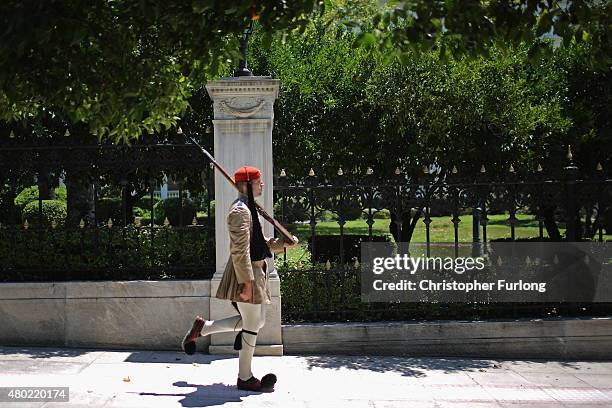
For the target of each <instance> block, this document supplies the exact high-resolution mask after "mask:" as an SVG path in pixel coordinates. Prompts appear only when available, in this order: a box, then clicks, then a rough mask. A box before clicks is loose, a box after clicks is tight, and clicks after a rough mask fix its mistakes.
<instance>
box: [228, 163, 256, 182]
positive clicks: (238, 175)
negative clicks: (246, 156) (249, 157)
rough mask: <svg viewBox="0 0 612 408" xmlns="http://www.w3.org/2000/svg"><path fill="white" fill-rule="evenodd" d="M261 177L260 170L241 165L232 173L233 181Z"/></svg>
mask: <svg viewBox="0 0 612 408" xmlns="http://www.w3.org/2000/svg"><path fill="white" fill-rule="evenodd" d="M260 177H261V172H260V171H259V169H258V168H257V167H253V166H242V167H240V168H239V169H238V170H236V172H235V173H234V181H235V182H236V183H238V182H241V181H252V180H255V179H258V178H260Z"/></svg>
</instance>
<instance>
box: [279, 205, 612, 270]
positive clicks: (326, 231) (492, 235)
mask: <svg viewBox="0 0 612 408" xmlns="http://www.w3.org/2000/svg"><path fill="white" fill-rule="evenodd" d="M459 218H460V220H461V221H460V222H459V242H472V216H471V215H463V216H460V217H459ZM488 218H489V222H488V224H487V240H491V239H498V238H510V224H509V223H508V221H507V220H508V215H507V214H494V215H488ZM516 218H517V219H518V222H517V223H516V225H515V236H516V238H530V237H538V236H539V227H538V221H537V220H536V219H535V217H534V216H533V215H527V214H517V215H516ZM374 221H375V222H374V225H372V234H373V235H389V236H391V234H390V233H389V223H390V222H391V221H390V220H388V219H387V220H374ZM287 227H288V228H289V229H290V230H291V231H292V233H293V234H295V235H296V236H297V237H298V238H299V240H300V247H299V248H295V249H293V250H291V251H287V260H288V261H298V260H299V261H302V262H308V261H309V256H308V255H309V254H308V249H307V244H306V241H308V239H310V236H311V231H310V225H309V224H291V225H288V226H287ZM315 231H316V234H321V235H340V226H339V225H338V223H337V222H336V221H321V222H319V223H318V224H317V225H316V229H315ZM560 232H561V234H563V233H564V232H565V228H560ZM344 233H345V234H358V235H367V233H368V224H366V221H365V220H363V219H359V220H354V221H347V222H346V224H345V225H344ZM544 236H545V237H547V236H548V234H547V233H546V229H544ZM482 238H483V237H482V226H481V228H480V239H481V240H482ZM604 240H612V235H605V236H604ZM430 241H431V242H440V243H444V242H454V227H453V223H452V222H451V217H450V216H444V217H432V222H431V224H430ZM411 242H414V243H419V242H426V239H425V224H424V223H423V220H422V219H421V220H419V222H418V224H417V227H416V228H415V231H414V234H413V236H412V241H411ZM281 258H282V255H281Z"/></svg>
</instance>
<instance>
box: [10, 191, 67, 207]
mask: <svg viewBox="0 0 612 408" xmlns="http://www.w3.org/2000/svg"><path fill="white" fill-rule="evenodd" d="M66 197H67V192H66V187H57V188H56V189H55V199H56V200H58V201H63V202H66ZM32 201H38V186H30V187H26V188H24V189H23V190H21V192H20V193H19V194H17V197H15V205H16V206H17V208H19V210H20V211H23V209H24V208H25V206H26V205H28V204H29V203H31V202H32Z"/></svg>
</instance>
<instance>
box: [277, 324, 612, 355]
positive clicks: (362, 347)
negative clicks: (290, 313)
mask: <svg viewBox="0 0 612 408" xmlns="http://www.w3.org/2000/svg"><path fill="white" fill-rule="evenodd" d="M282 335H283V344H284V352H285V354H348V355H390V356H434V357H479V358H519V359H537V358H548V359H589V360H591V359H592V360H611V359H612V318H592V319H534V320H529V319H521V320H506V321H501V320H500V321H482V322H461V321H438V322H421V323H418V322H417V323H404V322H387V323H385V322H378V323H328V324H322V323H319V324H301V325H291V326H283V333H282Z"/></svg>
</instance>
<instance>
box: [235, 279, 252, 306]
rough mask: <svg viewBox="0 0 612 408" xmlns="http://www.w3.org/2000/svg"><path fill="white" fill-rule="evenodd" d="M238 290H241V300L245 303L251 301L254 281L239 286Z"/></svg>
mask: <svg viewBox="0 0 612 408" xmlns="http://www.w3.org/2000/svg"><path fill="white" fill-rule="evenodd" d="M238 289H239V290H240V294H239V296H240V299H242V300H243V301H245V302H248V301H249V300H251V296H252V295H253V283H252V281H248V282H245V283H242V284H240V285H238Z"/></svg>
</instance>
